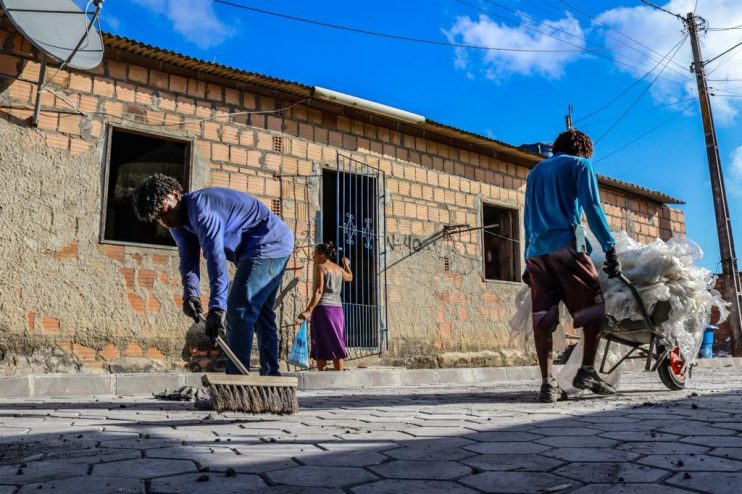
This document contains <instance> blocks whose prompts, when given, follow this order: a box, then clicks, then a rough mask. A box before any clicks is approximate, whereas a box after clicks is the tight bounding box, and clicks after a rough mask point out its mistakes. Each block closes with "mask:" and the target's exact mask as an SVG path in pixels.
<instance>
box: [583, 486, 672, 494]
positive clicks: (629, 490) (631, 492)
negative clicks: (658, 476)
mask: <svg viewBox="0 0 742 494" xmlns="http://www.w3.org/2000/svg"><path fill="white" fill-rule="evenodd" d="M683 492H685V491H683ZM638 493H639V494H678V489H676V488H675V487H667V486H664V485H658V484H617V485H616V484H590V485H586V486H584V487H580V488H579V489H577V490H574V491H570V494H638Z"/></svg>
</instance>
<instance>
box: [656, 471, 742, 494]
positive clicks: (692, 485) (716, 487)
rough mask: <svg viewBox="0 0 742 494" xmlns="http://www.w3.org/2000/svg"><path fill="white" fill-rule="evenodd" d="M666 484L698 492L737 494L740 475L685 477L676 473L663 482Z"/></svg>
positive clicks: (741, 476)
mask: <svg viewBox="0 0 742 494" xmlns="http://www.w3.org/2000/svg"><path fill="white" fill-rule="evenodd" d="M665 483H666V484H669V485H675V486H678V487H684V488H687V489H696V490H697V491H699V492H712V493H714V494H738V493H739V491H740V489H739V486H740V485H742V473H740V472H737V473H720V472H713V473H711V472H708V473H705V472H693V473H691V474H688V475H686V474H685V473H678V474H675V475H673V476H672V477H670V478H669V479H667V480H665Z"/></svg>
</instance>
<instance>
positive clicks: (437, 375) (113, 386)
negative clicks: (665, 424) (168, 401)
mask: <svg viewBox="0 0 742 494" xmlns="http://www.w3.org/2000/svg"><path fill="white" fill-rule="evenodd" d="M725 367H735V368H742V358H719V359H699V360H698V361H697V368H700V369H720V368H725ZM622 370H623V371H624V372H636V371H641V370H642V365H641V363H640V362H639V361H633V362H626V363H625V364H624V365H622ZM284 375H287V376H296V377H297V378H298V379H299V389H300V390H302V391H309V390H325V389H329V390H331V389H362V388H380V387H399V386H435V385H446V384H461V385H467V384H480V383H486V382H503V381H522V380H529V379H538V378H539V377H540V374H539V370H538V367H535V366H532V367H478V368H463V369H397V368H394V369H364V370H360V369H359V370H353V371H348V372H298V373H284ZM201 376H202V374H196V373H194V374H190V373H189V374H185V373H177V374H176V373H151V374H28V375H22V376H7V377H0V399H8V398H34V397H59V398H65V397H67V398H69V397H81V396H93V395H135V394H150V393H158V392H162V391H164V390H166V389H168V390H175V389H177V388H180V387H181V386H200V385H201Z"/></svg>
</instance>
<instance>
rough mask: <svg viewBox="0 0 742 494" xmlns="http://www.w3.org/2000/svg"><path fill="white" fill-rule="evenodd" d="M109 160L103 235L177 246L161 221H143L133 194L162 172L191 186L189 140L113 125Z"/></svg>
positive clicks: (182, 183) (130, 240)
mask: <svg viewBox="0 0 742 494" xmlns="http://www.w3.org/2000/svg"><path fill="white" fill-rule="evenodd" d="M109 145H110V161H109V163H108V167H109V168H108V190H107V191H105V192H106V198H105V199H106V204H105V206H106V220H105V226H104V233H103V239H104V240H112V241H119V242H133V243H141V244H153V245H166V246H174V245H175V242H174V241H173V239H172V237H171V236H170V233H169V232H168V231H167V229H165V228H163V227H161V226H160V225H159V224H158V223H145V222H142V221H139V219H138V218H137V217H136V214H135V213H134V206H133V204H132V195H133V193H134V190H135V189H136V188H137V187H138V186H139V184H141V183H142V182H143V181H144V180H145V179H146V178H147V177H149V176H151V175H154V174H155V173H162V174H164V175H168V176H171V177H174V178H175V179H176V180H178V182H180V183H181V185H183V188H184V189H185V190H188V183H187V181H186V178H187V171H188V154H189V146H190V144H189V143H186V142H181V141H173V140H168V139H161V138H158V137H155V136H146V135H142V134H136V133H131V132H126V131H123V130H120V129H113V132H112V133H111V142H110V144H109Z"/></svg>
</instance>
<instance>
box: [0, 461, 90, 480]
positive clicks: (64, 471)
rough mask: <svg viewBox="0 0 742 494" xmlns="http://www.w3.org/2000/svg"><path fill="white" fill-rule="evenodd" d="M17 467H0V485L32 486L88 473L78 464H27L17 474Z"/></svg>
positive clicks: (84, 467)
mask: <svg viewBox="0 0 742 494" xmlns="http://www.w3.org/2000/svg"><path fill="white" fill-rule="evenodd" d="M18 472H19V467H18V466H17V465H13V466H4V467H0V483H3V484H17V485H21V484H32V483H36V482H43V481H45V480H56V479H64V478H68V477H77V476H79V475H85V474H87V473H88V466H87V465H83V464H80V463H67V462H63V461H59V462H41V461H36V462H33V463H28V464H27V466H25V467H23V468H22V472H23V473H22V474H20V475H19V474H18Z"/></svg>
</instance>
